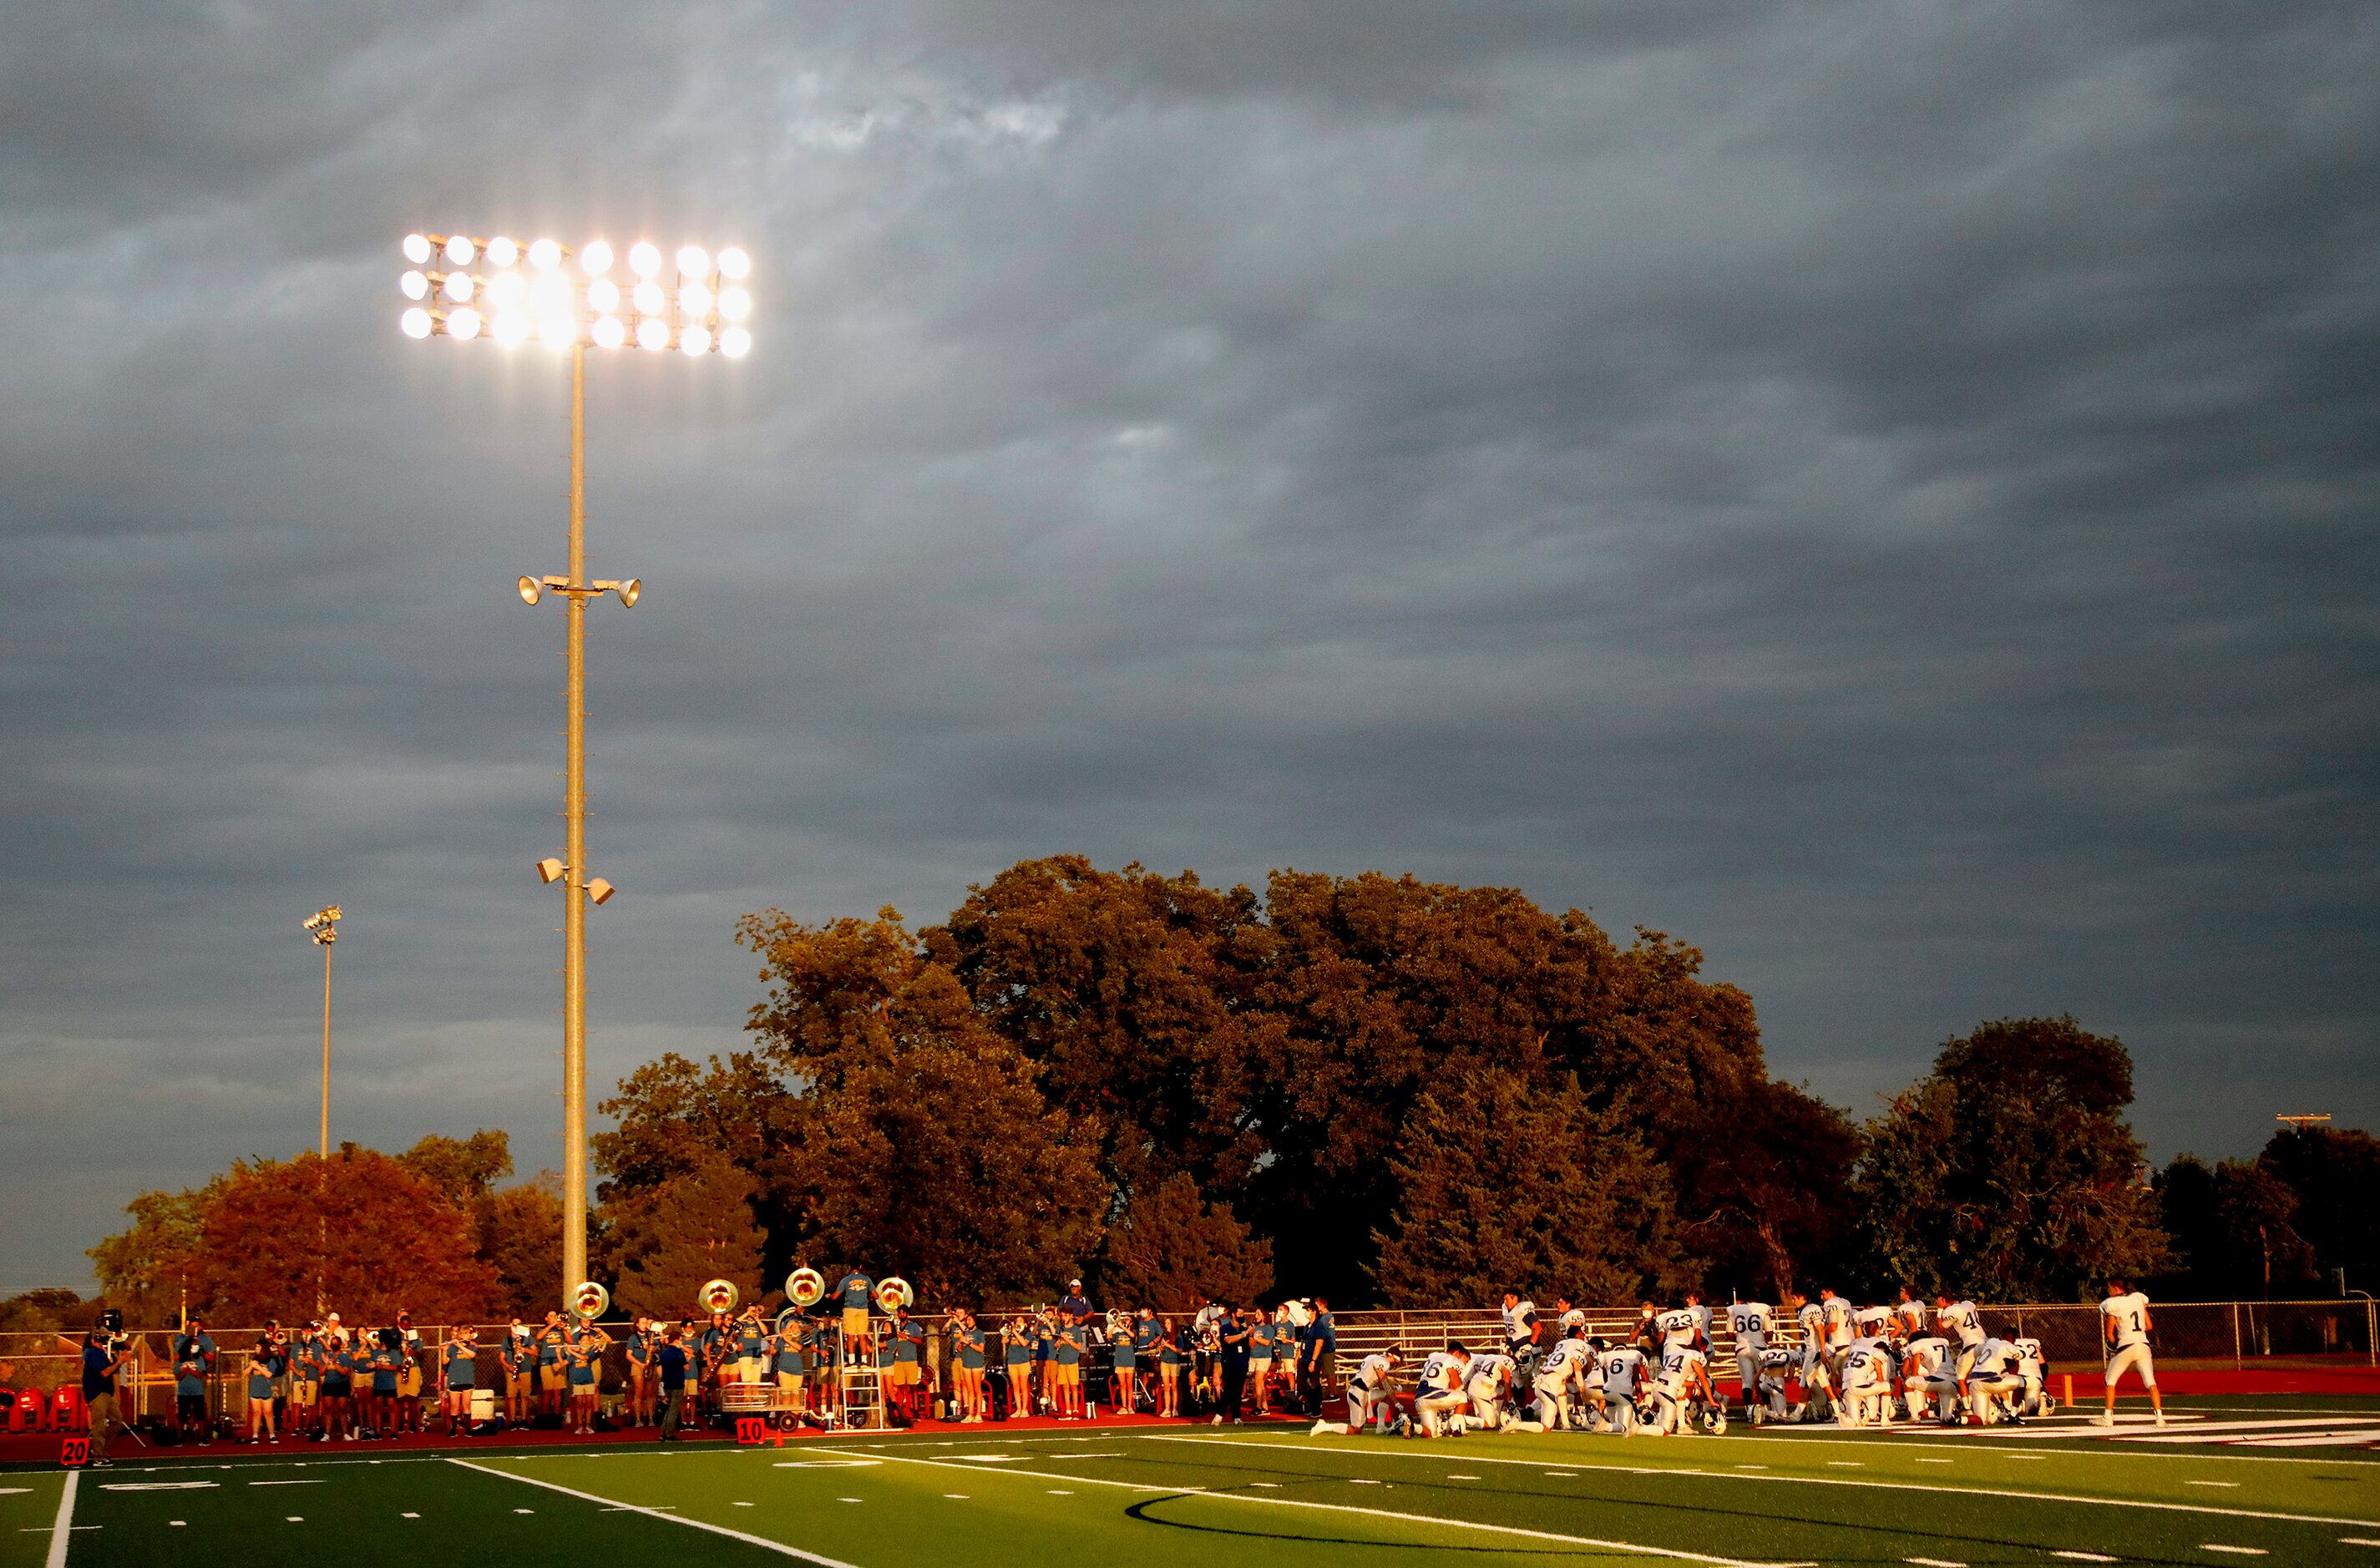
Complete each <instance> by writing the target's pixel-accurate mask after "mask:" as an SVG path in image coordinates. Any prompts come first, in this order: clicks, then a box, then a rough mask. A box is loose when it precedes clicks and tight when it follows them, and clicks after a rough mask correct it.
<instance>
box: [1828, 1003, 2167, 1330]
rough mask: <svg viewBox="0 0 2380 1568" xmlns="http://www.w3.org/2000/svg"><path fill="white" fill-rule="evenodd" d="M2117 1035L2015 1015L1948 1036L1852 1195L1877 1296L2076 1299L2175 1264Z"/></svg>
mask: <svg viewBox="0 0 2380 1568" xmlns="http://www.w3.org/2000/svg"><path fill="white" fill-rule="evenodd" d="M2131 1099H2132V1063H2131V1054H2130V1053H2129V1052H2128V1051H2125V1049H2124V1047H2123V1044H2122V1042H2120V1041H2119V1040H2117V1039H2112V1038H2108V1037H2104V1036H2099V1035H2094V1034H2090V1033H2088V1032H2086V1031H2084V1030H2083V1028H2082V1027H2079V1026H2078V1025H2077V1024H2076V1023H2075V1022H2074V1020H2073V1019H2072V1018H2068V1017H2058V1018H2010V1019H2001V1020H1998V1021H1997V1022H1993V1023H1987V1024H1985V1025H1983V1026H1982V1027H1978V1028H1977V1029H1976V1030H1975V1031H1974V1032H1973V1034H1970V1035H1966V1036H1963V1037H1961V1038H1960V1039H1953V1040H1950V1041H1949V1042H1948V1043H1946V1044H1945V1045H1944V1046H1943V1047H1942V1050H1941V1052H1940V1054H1939V1055H1937V1057H1936V1058H1935V1062H1934V1071H1933V1072H1932V1073H1931V1074H1929V1075H1928V1076H1926V1077H1925V1078H1923V1079H1921V1080H1920V1081H1919V1082H1918V1083H1916V1084H1915V1085H1913V1086H1912V1087H1911V1088H1909V1089H1907V1090H1905V1091H1904V1092H1902V1093H1901V1094H1900V1096H1898V1097H1897V1098H1896V1099H1895V1100H1893V1101H1892V1104H1891V1106H1890V1108H1889V1109H1888V1111H1887V1112H1886V1113H1885V1114H1884V1115H1883V1116H1881V1117H1879V1118H1878V1119H1876V1121H1875V1122H1873V1123H1871V1124H1869V1126H1868V1129H1867V1144H1866V1150H1865V1153H1864V1156H1863V1158H1862V1160H1861V1162H1860V1168H1859V1173H1858V1179H1857V1182H1856V1184H1855V1188H1854V1195H1853V1209H1854V1211H1855V1212H1856V1213H1857V1215H1858V1216H1859V1225H1858V1234H1859V1240H1860V1252H1859V1257H1860V1258H1862V1259H1863V1261H1864V1266H1865V1269H1866V1270H1867V1271H1868V1272H1869V1273H1870V1274H1871V1275H1872V1277H1871V1278H1870V1279H1869V1280H1868V1283H1869V1284H1870V1285H1872V1286H1874V1287H1876V1289H1879V1290H1882V1289H1888V1288H1889V1287H1891V1286H1893V1285H1896V1284H1907V1285H1910V1286H1912V1287H1913V1288H1916V1289H1918V1290H1920V1291H1921V1292H1930V1291H1933V1290H1936V1289H1947V1290H1949V1291H1952V1292H1954V1293H1956V1294H1960V1295H1973V1296H1977V1297H1991V1298H1997V1299H1999V1300H2003V1301H2006V1300H2017V1301H2025V1300H2036V1301H2039V1300H2080V1299H2083V1298H2084V1297H2086V1296H2087V1295H2089V1294H2090V1293H2091V1290H2092V1287H2093V1285H2094V1282H2095V1281H2098V1280H2100V1279H2102V1278H2104V1277H2105V1276H2106V1275H2107V1274H2109V1273H2119V1274H2127V1275H2133V1274H2149V1273H2154V1272H2155V1271H2156V1270H2158V1269H2159V1268H2160V1267H2162V1266H2163V1265H2164V1263H2165V1261H2166V1259H2167V1239H2166V1234H2165V1231H2164V1229H2163V1227H2162V1225H2161V1224H2160V1222H2159V1221H2160V1214H2159V1211H2158V1204H2157V1198H2156V1195H2155V1193H2154V1192H2152V1191H2151V1190H2150V1188H2149V1187H2148V1186H2147V1185H2145V1184H2144V1183H2143V1182H2142V1181H2141V1180H2140V1179H2139V1175H2140V1173H2141V1171H2142V1169H2143V1162H2142V1150H2141V1145H2140V1140H2139V1139H2137V1138H2135V1137H2134V1136H2132V1132H2131V1127H2130V1126H2129V1125H2128V1124H2126V1123H2125V1121H2124V1118H2123V1112H2124V1109H2125V1107H2127V1106H2128V1105H2130V1104H2131Z"/></svg>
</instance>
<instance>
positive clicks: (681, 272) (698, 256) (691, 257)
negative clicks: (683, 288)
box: [677, 245, 710, 280]
mask: <svg viewBox="0 0 2380 1568" xmlns="http://www.w3.org/2000/svg"><path fill="white" fill-rule="evenodd" d="M677 275H678V277H679V278H680V279H681V280H684V279H687V278H707V277H709V276H710V251H708V250H705V249H703V248H702V247H701V246H699V245H681V246H679V247H678V250H677Z"/></svg>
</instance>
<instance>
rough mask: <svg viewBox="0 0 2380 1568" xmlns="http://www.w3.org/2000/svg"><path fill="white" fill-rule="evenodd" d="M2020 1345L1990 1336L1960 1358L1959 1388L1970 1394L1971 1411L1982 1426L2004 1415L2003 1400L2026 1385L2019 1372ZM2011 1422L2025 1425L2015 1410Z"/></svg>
mask: <svg viewBox="0 0 2380 1568" xmlns="http://www.w3.org/2000/svg"><path fill="white" fill-rule="evenodd" d="M2016 1367H2017V1353H2016V1346H2014V1345H2012V1344H2010V1343H2009V1342H2008V1341H2006V1340H2004V1339H1998V1338H1992V1339H1986V1340H1985V1341H1984V1343H1981V1344H1979V1345H1977V1346H1975V1348H1974V1350H1973V1354H1972V1355H1962V1356H1961V1357H1960V1360H1959V1370H1960V1378H1959V1392H1961V1393H1962V1394H1964V1395H1965V1396H1966V1402H1967V1415H1968V1416H1969V1417H1970V1418H1971V1419H1972V1420H1973V1422H1974V1424H1975V1425H1977V1426H1979V1427H1988V1426H1991V1425H1992V1424H1993V1423H1994V1422H1996V1421H1998V1420H1999V1419H2000V1402H2001V1401H2002V1400H2006V1399H2010V1398H2013V1397H2014V1396H2015V1395H2016V1394H2017V1393H2019V1392H2022V1390H2023V1388H2024V1380H2022V1378H2020V1377H2018V1376H2017V1370H2016ZM2008 1421H2009V1423H2010V1425H2011V1426H2018V1427H2022V1426H2023V1425H2024V1417H2022V1416H2018V1415H2016V1414H2014V1413H2013V1412H2011V1413H2010V1415H2009V1416H2008Z"/></svg>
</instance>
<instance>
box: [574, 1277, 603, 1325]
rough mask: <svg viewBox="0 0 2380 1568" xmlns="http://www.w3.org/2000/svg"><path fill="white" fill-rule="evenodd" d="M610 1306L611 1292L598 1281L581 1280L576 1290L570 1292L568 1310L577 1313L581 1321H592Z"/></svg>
mask: <svg viewBox="0 0 2380 1568" xmlns="http://www.w3.org/2000/svg"><path fill="white" fill-rule="evenodd" d="M611 1306H612V1293H611V1292H610V1291H607V1290H605V1289H604V1288H603V1286H602V1285H601V1282H598V1281H594V1280H587V1281H583V1282H580V1284H579V1286H578V1288H577V1290H575V1291H572V1292H571V1293H570V1310H571V1311H573V1312H575V1313H577V1315H578V1320H579V1321H580V1322H582V1323H591V1322H593V1321H594V1320H595V1319H598V1318H601V1316H603V1314H604V1313H605V1312H607V1311H609V1310H610V1309H611Z"/></svg>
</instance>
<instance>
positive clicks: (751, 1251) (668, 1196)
mask: <svg viewBox="0 0 2380 1568" xmlns="http://www.w3.org/2000/svg"><path fill="white" fill-rule="evenodd" d="M756 1186H757V1184H756V1183H755V1182H754V1181H753V1178H752V1174H751V1173H750V1172H748V1171H745V1170H741V1169H739V1168H737V1167H736V1166H734V1165H731V1164H729V1163H727V1161H723V1160H709V1161H703V1162H702V1163H700V1164H698V1165H697V1166H696V1167H695V1168H694V1169H693V1170H691V1171H688V1172H686V1173H682V1174H681V1175H679V1176H678V1177H677V1178H676V1179H675V1180H674V1181H671V1182H668V1183H665V1184H663V1185H661V1186H657V1187H650V1188H646V1189H643V1190H641V1191H638V1192H637V1193H635V1194H633V1195H623V1196H622V1197H620V1198H619V1199H617V1200H615V1202H614V1203H613V1205H612V1212H611V1214H610V1215H609V1219H610V1221H611V1223H610V1224H609V1225H608V1226H607V1228H606V1232H605V1239H606V1241H607V1242H608V1244H609V1246H610V1248H611V1251H612V1258H611V1261H612V1264H613V1269H614V1270H615V1278H616V1281H617V1282H616V1284H615V1285H614V1286H613V1295H616V1296H617V1297H618V1298H619V1303H620V1305H621V1306H622V1307H625V1308H626V1309H627V1310H628V1311H630V1312H650V1313H652V1314H654V1315H655V1316H656V1317H667V1318H682V1317H687V1316H698V1315H699V1314H700V1312H701V1307H700V1306H699V1304H698V1299H697V1297H698V1293H699V1292H700V1291H701V1289H702V1287H703V1286H704V1285H705V1284H707V1283H709V1282H710V1281H712V1280H726V1281H728V1282H731V1283H733V1284H734V1285H735V1288H736V1290H737V1291H738V1292H739V1293H740V1295H741V1296H742V1299H744V1300H745V1301H747V1302H759V1301H762V1300H764V1299H765V1298H766V1291H765V1289H764V1287H763V1284H762V1279H761V1274H760V1254H761V1244H762V1241H763V1239H764V1238H763V1237H762V1235H761V1234H760V1227H759V1223H758V1222H756V1221H755V1219H754V1217H753V1212H752V1201H753V1198H754V1196H755V1192H756Z"/></svg>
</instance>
